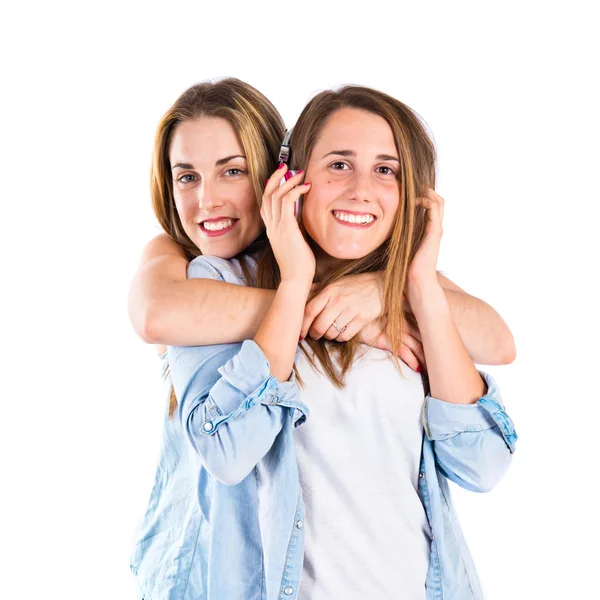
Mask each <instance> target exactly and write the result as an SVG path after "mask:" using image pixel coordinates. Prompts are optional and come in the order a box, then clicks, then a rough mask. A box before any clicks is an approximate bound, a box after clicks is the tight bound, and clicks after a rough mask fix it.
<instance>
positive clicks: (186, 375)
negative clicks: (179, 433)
mask: <svg viewBox="0 0 600 600" xmlns="http://www.w3.org/2000/svg"><path fill="white" fill-rule="evenodd" d="M199 262H200V261H199V260H198V259H196V260H195V261H193V263H192V264H193V266H194V276H196V277H198V276H200V277H202V276H209V277H211V278H215V279H217V278H218V272H216V271H214V269H213V268H212V267H211V265H210V264H208V265H203V264H202V262H200V265H199V264H198V263H199ZM215 273H216V276H215ZM168 357H169V368H170V372H171V379H172V381H173V385H174V388H175V393H176V396H177V399H178V416H179V420H180V422H181V426H182V428H183V430H184V432H185V433H186V434H187V437H188V439H189V441H190V443H191V444H192V446H193V447H194V449H195V450H196V452H197V453H198V455H199V456H200V457H201V459H202V462H203V465H204V466H205V468H206V469H207V471H208V472H209V473H211V475H213V476H214V477H215V478H217V479H218V480H219V481H221V482H223V483H225V484H228V485H235V484H237V483H239V482H240V481H242V480H243V479H244V478H245V477H246V476H247V475H248V474H249V473H250V472H251V471H252V469H253V468H254V467H255V466H256V464H257V463H258V462H259V461H260V460H261V459H262V458H263V457H264V456H265V454H266V453H267V452H268V451H269V449H270V448H271V446H272V444H273V442H274V440H275V438H276V437H277V435H278V433H279V432H280V431H281V428H282V427H283V426H284V424H285V423H286V421H287V420H291V421H292V423H293V424H294V425H296V426H297V425H299V424H301V423H302V422H303V421H304V419H305V418H306V416H307V414H308V409H307V408H306V407H305V406H304V405H303V404H302V403H301V402H300V401H299V399H298V388H297V385H296V382H295V380H293V379H292V380H290V381H287V382H280V381H278V380H277V379H276V378H275V377H273V376H272V375H271V371H270V365H269V361H268V360H267V358H266V357H265V355H264V353H263V352H262V350H261V349H260V347H259V346H258V345H257V344H256V343H255V342H253V341H251V340H248V341H245V342H244V343H243V344H220V345H213V346H191V347H181V346H177V347H175V346H169V348H168Z"/></svg>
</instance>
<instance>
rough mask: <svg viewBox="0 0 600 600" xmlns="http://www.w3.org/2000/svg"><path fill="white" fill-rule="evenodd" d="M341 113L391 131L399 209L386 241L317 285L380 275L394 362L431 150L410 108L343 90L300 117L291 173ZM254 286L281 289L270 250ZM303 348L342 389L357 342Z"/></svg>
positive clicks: (431, 181)
mask: <svg viewBox="0 0 600 600" xmlns="http://www.w3.org/2000/svg"><path fill="white" fill-rule="evenodd" d="M342 108H354V109H359V110H364V111H367V112H370V113H373V114H375V115H378V116H380V117H382V118H383V119H385V121H386V122H387V123H388V125H389V126H390V129H391V130H392V134H393V136H394V142H395V144H396V149H397V151H398V154H399V158H400V168H399V170H398V184H399V188H400V204H399V207H398V212H397V214H396V219H395V223H394V225H393V228H392V233H391V234H390V237H389V238H388V240H387V241H386V242H385V243H384V244H382V245H381V246H380V247H379V248H377V249H376V250H374V251H373V252H371V253H370V254H368V255H367V256H365V257H363V258H361V259H356V260H348V261H347V262H345V263H343V264H342V265H341V266H339V267H337V268H336V269H334V270H333V271H332V272H330V273H329V274H328V275H327V277H326V278H325V279H324V280H323V281H321V282H320V284H321V287H324V286H326V285H328V284H330V283H332V282H334V281H337V280H338V279H340V278H341V277H343V276H345V275H355V274H359V273H368V272H372V271H384V272H385V278H384V315H385V316H386V318H387V324H388V331H389V332H390V334H391V335H390V337H391V340H392V352H393V355H394V356H397V355H398V352H399V349H400V348H399V346H400V340H401V333H402V331H403V329H404V327H405V322H406V320H407V315H406V314H405V312H404V309H403V298H404V293H405V289H406V277H407V272H408V267H409V265H410V262H411V260H412V259H413V257H414V255H415V253H416V251H417V249H418V248H419V245H420V243H421V240H422V239H423V235H424V232H425V225H426V222H427V216H426V212H425V210H424V209H423V208H421V207H419V206H417V198H418V197H419V196H420V195H423V194H424V193H425V191H426V188H427V187H428V186H430V187H435V159H436V155H435V148H434V145H433V142H432V141H431V139H430V137H429V135H428V133H427V130H426V128H425V125H424V123H423V122H422V121H421V119H420V118H419V117H418V115H417V114H416V113H415V112H414V111H413V110H412V109H410V108H409V107H408V106H406V105H405V104H403V103H402V102H400V101H399V100H396V99H395V98H392V97H391V96H388V95H387V94H384V93H383V92H380V91H378V90H374V89H371V88H366V87H361V86H344V87H342V88H341V89H339V90H337V91H334V90H329V91H325V92H321V93H320V94H318V95H317V96H315V97H314V98H313V99H312V100H311V101H310V102H309V103H308V104H307V105H306V107H305V108H304V110H303V111H302V114H301V115H300V117H299V119H298V122H297V123H296V126H295V127H294V130H293V133H292V138H291V141H290V146H291V152H292V161H291V167H292V168H294V169H304V170H306V167H307V165H308V161H309V158H310V155H311V152H312V150H313V148H314V146H315V144H316V142H317V140H318V138H319V136H320V134H321V131H322V130H323V128H324V126H325V124H326V122H327V120H328V118H329V117H330V116H331V115H332V114H333V113H335V112H336V111H338V110H340V109H342ZM257 285H258V286H259V287H263V288H268V289H277V286H278V285H279V269H278V267H277V261H276V260H275V256H274V254H273V251H272V250H271V248H270V247H269V248H268V249H267V250H266V251H265V252H264V254H263V256H262V257H261V260H260V261H259V265H258V272H257ZM306 343H307V344H308V346H309V348H310V350H307V349H306V348H304V347H303V351H304V353H305V355H306V357H307V358H308V360H309V361H310V362H311V363H312V364H313V366H315V368H318V367H317V362H318V363H320V365H321V367H322V368H323V370H324V372H325V374H326V375H327V376H328V377H329V378H330V379H331V380H332V381H333V383H334V384H335V385H337V386H338V387H342V386H343V380H344V376H345V375H346V373H347V371H348V369H349V368H350V367H351V365H352V362H353V360H354V358H355V356H356V352H357V350H358V345H359V342H358V341H357V340H356V338H353V339H352V340H350V341H348V342H345V343H332V342H328V341H327V340H324V339H323V340H319V341H314V340H311V339H310V338H308V339H307V340H306ZM311 351H312V352H311ZM331 353H334V354H335V355H337V358H338V360H339V365H340V368H337V367H336V365H335V363H334V361H333V360H332V358H331Z"/></svg>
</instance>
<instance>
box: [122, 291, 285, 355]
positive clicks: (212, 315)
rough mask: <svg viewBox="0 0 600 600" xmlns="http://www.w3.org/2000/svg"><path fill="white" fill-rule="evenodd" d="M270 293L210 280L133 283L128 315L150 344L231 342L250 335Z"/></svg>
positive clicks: (252, 334)
mask: <svg viewBox="0 0 600 600" xmlns="http://www.w3.org/2000/svg"><path fill="white" fill-rule="evenodd" d="M273 296H274V292H273V291H270V290H261V289H258V288H248V287H244V286H240V285H233V284H230V283H225V282H222V281H213V280H210V279H183V280H181V281H167V280H164V279H163V280H160V279H159V280H156V281H147V282H145V283H144V282H140V285H139V286H137V288H136V287H135V286H132V293H131V296H130V303H129V304H130V316H131V320H132V323H133V325H134V328H135V329H136V331H137V333H138V334H139V335H140V337H142V339H144V341H146V342H148V343H153V344H169V345H171V346H203V345H208V344H226V343H234V342H241V341H243V340H246V339H251V338H252V337H253V336H254V334H255V333H256V331H257V330H258V326H259V325H260V323H261V321H262V320H263V318H264V316H265V314H266V312H267V310H268V308H269V306H270V304H271V301H272V299H273Z"/></svg>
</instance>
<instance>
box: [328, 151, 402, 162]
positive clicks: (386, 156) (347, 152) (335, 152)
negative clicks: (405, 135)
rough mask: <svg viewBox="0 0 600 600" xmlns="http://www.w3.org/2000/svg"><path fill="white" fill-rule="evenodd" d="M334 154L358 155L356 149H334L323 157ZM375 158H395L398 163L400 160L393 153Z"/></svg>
mask: <svg viewBox="0 0 600 600" xmlns="http://www.w3.org/2000/svg"><path fill="white" fill-rule="evenodd" d="M332 154H336V155H337V156H351V157H354V156H356V152H354V150H332V151H331V152H328V153H327V154H325V155H323V158H326V157H327V156H331V155H332ZM375 160H395V161H396V162H398V163H399V162H400V160H399V159H398V158H396V157H395V156H392V155H391V154H378V155H377V156H376V157H375Z"/></svg>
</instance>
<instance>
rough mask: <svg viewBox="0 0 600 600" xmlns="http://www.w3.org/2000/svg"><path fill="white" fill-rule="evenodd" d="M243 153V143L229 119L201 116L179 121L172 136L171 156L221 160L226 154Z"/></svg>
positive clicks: (173, 157)
mask: <svg viewBox="0 0 600 600" xmlns="http://www.w3.org/2000/svg"><path fill="white" fill-rule="evenodd" d="M234 154H243V148H242V145H241V143H240V141H239V139H238V136H237V134H236V132H235V130H234V128H233V126H232V125H231V123H229V121H226V120H225V119H221V118H218V117H200V118H198V119H194V120H192V121H184V122H182V123H179V125H177V127H176V128H175V131H174V132H173V135H172V137H171V145H170V147H169V157H170V158H171V160H173V159H177V160H181V159H183V158H184V157H193V156H197V157H198V158H199V159H200V158H206V159H212V158H215V160H219V159H220V158H223V157H224V156H232V155H234Z"/></svg>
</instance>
